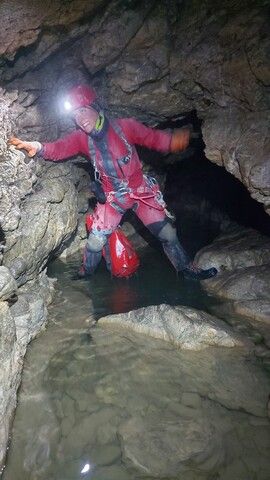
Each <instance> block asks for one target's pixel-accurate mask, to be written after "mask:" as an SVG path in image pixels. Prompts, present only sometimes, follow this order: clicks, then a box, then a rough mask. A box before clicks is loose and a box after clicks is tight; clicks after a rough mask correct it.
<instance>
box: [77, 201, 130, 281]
mask: <svg viewBox="0 0 270 480" xmlns="http://www.w3.org/2000/svg"><path fill="white" fill-rule="evenodd" d="M121 218H122V213H121V212H118V211H116V210H115V209H114V208H113V207H112V206H111V205H110V204H109V203H108V202H106V203H105V204H100V203H98V205H97V207H96V209H95V211H94V213H93V215H92V220H93V221H92V225H91V231H90V233H89V235H88V239H87V243H86V246H85V249H84V255H83V269H84V272H85V273H86V274H88V275H91V274H92V273H94V271H95V269H96V268H97V266H98V264H99V262H100V260H101V258H102V249H103V247H104V246H105V245H106V244H107V239H108V237H109V236H110V234H111V233H112V232H113V231H114V230H115V229H116V227H117V226H118V224H119V222H120V221H121ZM107 265H108V262H107Z"/></svg>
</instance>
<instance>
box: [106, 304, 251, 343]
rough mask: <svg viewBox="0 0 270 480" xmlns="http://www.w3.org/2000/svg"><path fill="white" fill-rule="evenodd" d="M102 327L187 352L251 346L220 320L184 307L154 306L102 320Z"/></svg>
mask: <svg viewBox="0 0 270 480" xmlns="http://www.w3.org/2000/svg"><path fill="white" fill-rule="evenodd" d="M99 324H101V325H110V326H113V325H114V324H115V325H117V326H122V327H123V328H130V329H132V330H134V331H136V332H141V333H144V334H147V335H149V336H152V337H155V338H162V339H164V340H167V341H169V342H171V343H173V344H175V345H178V346H179V347H181V348H182V349H187V350H201V349H203V348H206V347H208V346H210V345H212V346H215V345H220V346H223V347H236V346H238V347H239V346H242V347H244V346H246V347H248V342H246V341H245V339H244V338H241V336H238V335H237V334H236V333H235V332H233V330H231V329H230V328H229V327H228V326H227V325H226V324H225V323H224V322H222V321H221V320H219V319H218V318H215V317H212V316H211V315H209V314H207V313H205V312H202V311H199V310H195V309H191V308H187V307H181V306H176V307H172V306H169V305H158V306H150V307H146V308H141V309H138V310H134V311H131V312H128V313H123V314H118V315H109V316H107V317H103V318H100V319H99Z"/></svg>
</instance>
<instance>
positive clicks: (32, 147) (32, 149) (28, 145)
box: [8, 137, 42, 157]
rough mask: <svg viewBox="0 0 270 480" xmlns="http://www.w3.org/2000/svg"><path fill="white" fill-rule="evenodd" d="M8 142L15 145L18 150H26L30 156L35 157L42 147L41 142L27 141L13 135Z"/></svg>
mask: <svg viewBox="0 0 270 480" xmlns="http://www.w3.org/2000/svg"><path fill="white" fill-rule="evenodd" d="M8 144H9V145H14V147H15V148H16V149H17V150H26V151H27V154H28V156H29V157H34V156H35V155H36V154H37V153H38V152H40V150H41V149H42V144H41V143H40V142H25V141H24V140H20V139H19V138H16V137H11V138H10V139H9V140H8Z"/></svg>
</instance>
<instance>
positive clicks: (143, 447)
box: [3, 251, 270, 480]
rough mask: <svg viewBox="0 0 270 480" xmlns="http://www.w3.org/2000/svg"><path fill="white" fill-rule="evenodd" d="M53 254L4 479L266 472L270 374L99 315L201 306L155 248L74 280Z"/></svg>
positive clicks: (224, 479) (253, 479) (247, 476)
mask: <svg viewBox="0 0 270 480" xmlns="http://www.w3.org/2000/svg"><path fill="white" fill-rule="evenodd" d="M77 261H78V259H74V261H73V262H70V263H68V264H64V263H61V262H60V261H57V262H55V263H54V264H53V265H52V266H51V275H52V276H57V278H58V283H57V286H56V287H57V292H56V298H55V301H54V304H53V305H52V307H51V309H50V322H49V325H48V328H47V329H46V331H45V332H43V333H42V334H40V336H39V337H38V338H37V339H36V340H34V341H33V342H32V343H31V345H30V347H29V350H28V353H27V356H26V362H25V368H24V375H23V382H22V386H21V389H20V395H19V404H18V408H17V412H16V417H15V421H14V427H13V434H12V442H11V447H10V451H9V455H8V461H7V467H6V469H5V472H4V476H3V477H4V480H17V479H18V480H45V479H46V480H48V479H50V480H79V479H80V480H81V479H87V480H89V479H91V480H136V479H141V478H143V479H147V480H154V479H159V480H161V479H163V480H180V479H181V480H231V479H237V480H269V478H270V455H269V452H270V424H269V420H268V419H267V410H266V404H267V399H268V392H269V385H270V384H269V379H268V377H267V376H266V374H265V373H264V371H263V370H261V368H260V366H258V365H256V362H255V361H254V359H253V358H252V357H250V358H247V357H245V356H244V355H243V352H241V351H239V350H237V349H234V350H232V349H224V348H220V349H218V348H212V349H207V350H204V351H202V352H188V351H180V350H178V349H176V348H174V347H172V346H170V345H169V344H167V343H165V342H162V341H157V340H153V339H150V338H146V337H144V336H143V335H137V334H133V333H132V332H129V331H125V330H117V329H111V328H110V329H109V328H105V327H103V328H101V327H100V326H98V324H97V326H95V327H93V328H91V329H90V328H89V327H90V326H91V325H92V324H93V323H94V320H96V319H97V318H99V317H101V316H103V315H106V314H108V313H112V312H114V313H115V312H124V311H128V310H130V309H134V308H138V307H141V306H146V305H150V304H160V303H170V304H183V305H191V306H194V307H196V308H202V309H205V308H206V307H207V305H208V304H209V301H210V300H209V298H207V297H206V296H205V295H204V294H203V293H202V291H201V290H200V286H199V285H197V284H196V283H187V282H183V281H181V279H177V278H176V276H175V274H174V272H173V270H172V269H171V268H170V266H169V265H168V263H167V261H166V260H165V259H164V258H163V257H159V254H158V253H157V252H154V251H151V252H150V253H149V255H147V256H146V257H145V258H144V259H143V262H142V263H143V265H142V267H141V269H140V271H139V273H138V275H137V276H136V277H134V278H132V279H130V280H117V279H111V278H110V276H109V274H108V273H107V272H106V271H105V268H104V267H101V268H100V269H99V270H98V272H97V273H96V275H95V276H94V277H93V278H92V279H91V280H89V281H87V282H84V281H77V282H75V281H71V276H72V274H73V273H74V271H75V270H76V265H77Z"/></svg>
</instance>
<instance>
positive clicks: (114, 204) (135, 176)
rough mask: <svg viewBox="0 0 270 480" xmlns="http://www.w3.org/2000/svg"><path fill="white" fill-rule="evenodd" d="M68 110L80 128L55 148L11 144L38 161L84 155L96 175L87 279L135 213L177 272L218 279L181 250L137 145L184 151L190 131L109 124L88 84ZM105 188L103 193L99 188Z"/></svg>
mask: <svg viewBox="0 0 270 480" xmlns="http://www.w3.org/2000/svg"><path fill="white" fill-rule="evenodd" d="M65 107H66V109H67V110H68V111H69V113H70V114H71V115H72V117H73V119H74V121H75V123H76V124H77V125H78V127H79V129H78V130H76V131H75V132H73V133H71V134H69V135H67V136H66V137H64V138H62V139H60V140H57V141H56V142H52V143H45V144H43V145H42V144H40V143H39V142H23V141H20V140H18V139H14V138H13V139H11V140H10V143H11V144H13V145H15V146H16V147H17V148H24V149H26V150H27V151H28V152H29V155H31V156H33V155H35V154H36V153H38V152H39V154H40V155H42V156H43V157H44V158H45V159H46V160H53V161H58V160H63V159H66V158H68V157H71V156H73V155H77V154H84V155H86V156H87V157H88V158H89V157H90V159H91V162H92V164H93V167H94V171H95V180H96V187H99V190H100V193H99V195H100V198H98V200H100V201H101V202H104V203H98V204H97V207H96V209H95V211H94V214H93V225H92V229H91V232H90V233H89V236H88V240H87V244H86V247H85V254H84V258H85V261H84V265H83V269H81V274H82V275H87V274H92V273H93V272H94V271H95V269H96V267H97V265H98V264H99V262H100V260H101V256H102V249H103V247H104V245H105V244H106V243H107V239H108V237H109V235H110V234H111V233H112V232H113V231H114V230H115V229H116V227H117V226H118V225H119V223H120V221H121V218H122V216H123V214H124V213H125V212H126V211H127V210H128V209H132V210H133V211H134V212H135V213H136V215H137V216H138V217H139V218H140V220H141V221H142V222H143V224H144V225H145V226H146V227H147V228H148V229H149V230H150V232H151V233H152V234H153V235H155V236H156V237H157V238H158V239H159V240H160V241H161V243H162V246H163V249H164V252H165V253H166V255H167V257H168V258H169V260H170V261H171V263H172V264H173V266H174V267H175V269H176V270H177V271H182V272H183V274H184V276H185V277H187V278H192V279H199V280H201V279H205V278H209V277H212V276H214V275H215V274H216V273H217V271H216V269H215V268H209V269H207V270H202V269H199V268H197V267H196V266H194V264H193V263H192V262H191V260H190V258H189V257H188V255H187V253H186V252H185V250H184V249H183V247H182V246H181V244H180V242H179V240H178V238H177V235H176V230H175V228H174V227H173V225H172V223H171V221H170V218H169V217H168V216H167V212H166V208H165V203H164V201H163V198H162V195H161V193H160V190H159V187H158V184H157V182H156V181H155V180H154V179H153V178H148V177H146V176H144V175H143V172H142V164H141V161H140V159H139V157H138V153H137V151H136V148H135V146H134V145H136V144H137V145H142V146H144V147H148V148H150V149H153V150H157V151H160V152H164V153H169V152H180V151H182V150H184V149H185V148H186V147H187V146H188V144H189V136H190V134H189V130H188V129H181V130H175V131H173V133H170V132H166V131H161V130H157V129H153V128H149V127H146V126H145V125H143V124H142V123H140V122H138V121H136V120H135V119H133V118H122V119H116V120H109V119H108V118H107V117H106V116H105V115H104V113H103V111H102V110H101V108H100V106H99V105H98V103H97V96H96V93H95V91H94V90H93V89H92V88H90V87H88V86H85V85H79V86H76V87H74V88H73V89H71V90H70V92H69V93H68V95H67V98H66V102H65ZM100 187H102V188H100Z"/></svg>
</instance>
